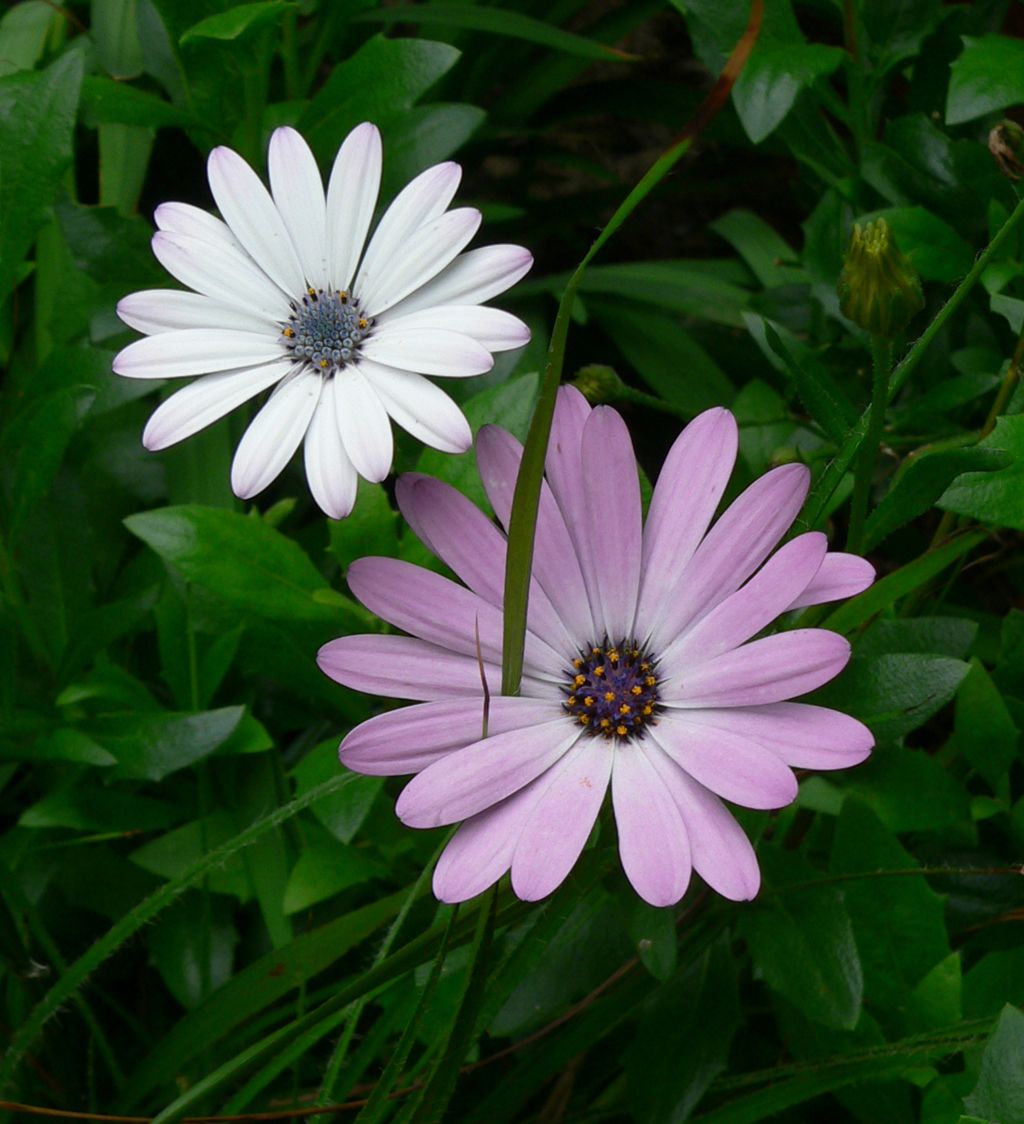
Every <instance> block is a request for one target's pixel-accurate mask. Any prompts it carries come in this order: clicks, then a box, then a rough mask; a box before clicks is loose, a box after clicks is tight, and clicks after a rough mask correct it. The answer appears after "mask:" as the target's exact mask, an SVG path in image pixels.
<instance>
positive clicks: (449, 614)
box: [346, 558, 565, 681]
mask: <svg viewBox="0 0 1024 1124" xmlns="http://www.w3.org/2000/svg"><path fill="white" fill-rule="evenodd" d="M346 580H347V581H348V585H349V589H351V590H352V593H353V594H354V595H355V596H356V597H357V598H358V599H359V600H360V601H361V602H362V603H363V604H364V605H365V606H366V607H367V608H368V609H369V610H370V612H371V613H376V614H377V616H379V617H381V618H382V619H384V620H386V621H388V622H389V623H390V624H393V625H395V626H396V627H397V628H401V629H403V630H404V631H405V632H410V633H412V635H413V636H418V637H420V639H422V640H426V641H428V642H430V643H432V644H439V645H441V647H443V648H448V649H450V650H451V651H453V652H461V653H462V654H463V655H465V656H470V657H474V658H475V656H476V651H477V634H478V633H479V638H480V651H481V652H482V654H483V658H484V660H485V661H487V662H491V663H494V664H500V663H501V651H502V626H503V621H504V616H503V614H502V612H501V610H500V609H496V608H495V607H494V606H493V605H491V604H489V603H488V602H487V601H484V600H483V598H481V597H478V596H477V595H476V594H475V593H473V592H472V591H471V590H469V589H466V588H465V587H464V586H461V585H458V584H456V583H455V582H453V581H449V579H448V578H445V577H442V576H441V575H440V574H435V573H434V572H433V571H432V570H424V569H423V568H422V567H421V566H415V565H413V564H412V563H411V562H403V561H402V560H401V559H398V558H360V559H358V560H357V561H355V562H353V563H352V565H351V566H350V567H349V568H348V573H347V575H346ZM526 668H527V670H528V671H531V672H533V673H534V674H537V673H540V674H545V675H548V676H550V677H551V678H553V679H555V680H556V681H558V680H561V679H562V678H563V677H564V674H565V658H564V657H563V656H561V655H559V654H558V653H557V652H555V651H554V650H553V649H552V648H550V647H549V646H548V645H547V644H545V643H544V642H543V641H542V640H541V639H540V638H539V637H536V636H533V635H532V634H530V633H527V637H526Z"/></svg>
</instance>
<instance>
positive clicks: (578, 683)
mask: <svg viewBox="0 0 1024 1124" xmlns="http://www.w3.org/2000/svg"><path fill="white" fill-rule="evenodd" d="M586 681H587V677H586V676H585V675H577V676H576V678H575V679H573V683H574V684H575V685H576V686H577V687H582V686H583V684H584V683H586Z"/></svg>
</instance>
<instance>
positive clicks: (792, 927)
mask: <svg viewBox="0 0 1024 1124" xmlns="http://www.w3.org/2000/svg"><path fill="white" fill-rule="evenodd" d="M758 859H759V861H760V864H761V869H762V872H763V874H764V878H765V887H764V889H762V891H761V895H760V897H758V898H757V899H756V900H755V901H754V902H753V903H752V904H751V905H750V906H749V907H748V908H747V909H746V910H744V912H743V913H742V914H741V915H740V931H741V932H742V934H743V936H744V938H745V939H746V941H747V943H748V944H749V946H750V954H751V957H752V958H753V961H754V967H755V969H756V971H757V973H758V975H760V976H761V977H762V978H763V979H764V980H765V982H766V983H768V985H769V986H770V987H772V988H773V989H774V990H775V991H777V992H779V993H780V994H781V995H784V996H785V997H786V999H788V1000H789V1001H790V1003H792V1004H794V1006H796V1007H798V1008H799V1009H800V1010H801V1011H803V1013H804V1014H805V1015H806V1016H807V1017H808V1018H809V1019H812V1020H813V1021H814V1022H818V1023H821V1024H823V1025H824V1026H828V1027H834V1028H836V1029H841V1030H850V1029H852V1028H853V1027H854V1026H855V1025H856V1023H857V1019H858V1018H859V1016H860V1005H861V996H862V993H863V988H864V978H863V974H862V971H861V965H860V959H859V957H858V955H857V946H856V944H855V942H854V937H853V929H852V927H851V925H850V918H849V916H848V914H847V912H846V909H845V908H844V906H843V899H842V895H841V894H840V892H839V891H838V890H837V889H836V888H835V887H833V886H827V885H826V886H821V885H818V886H807V887H802V886H801V887H800V888H796V887H797V885H798V884H801V883H805V882H816V881H818V880H819V879H820V878H821V873H820V872H819V871H818V870H816V869H815V868H814V867H813V866H811V864H810V863H808V862H807V860H806V859H804V858H802V857H801V856H800V855H797V854H795V853H792V852H787V851H780V850H778V849H776V848H773V847H766V848H763V849H762V850H761V852H760V854H759V855H758ZM789 886H794V889H792V890H788V889H787V887H789Z"/></svg>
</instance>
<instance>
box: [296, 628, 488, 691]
mask: <svg viewBox="0 0 1024 1124" xmlns="http://www.w3.org/2000/svg"><path fill="white" fill-rule="evenodd" d="M316 662H317V663H318V664H319V665H320V670H321V671H322V672H323V673H324V674H325V675H327V676H329V677H330V678H331V679H333V680H335V682H337V683H341V684H342V685H343V686H345V687H351V688H352V690H353V691H364V692H365V693H366V694H368V695H383V696H384V697H385V698H389V699H414V700H428V699H429V700H433V699H444V698H457V697H459V696H470V697H472V698H475V697H476V696H478V695H481V694H482V693H483V687H482V684H481V682H480V665H479V663H477V661H476V658H475V657H470V656H460V655H457V654H456V653H454V652H450V651H448V649H447V648H439V647H438V646H437V645H436V644H428V643H427V642H426V641H425V640H418V639H417V638H416V637H414V636H340V637H339V638H338V639H337V640H331V641H328V643H326V644H325V645H324V646H323V647H322V648H321V649H320V651H319V652H318V653H317V657H316ZM484 672H485V674H486V676H487V687H488V690H489V691H490V692H491V697H492V698H493V697H494V696H495V695H496V694H497V693H498V688H499V686H500V684H501V670H500V668H498V667H495V666H494V664H486V663H485V664H484Z"/></svg>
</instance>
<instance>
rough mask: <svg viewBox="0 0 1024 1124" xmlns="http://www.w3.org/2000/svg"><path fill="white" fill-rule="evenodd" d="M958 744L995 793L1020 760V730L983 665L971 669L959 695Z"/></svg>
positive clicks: (974, 664)
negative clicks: (1018, 759) (1018, 757)
mask: <svg viewBox="0 0 1024 1124" xmlns="http://www.w3.org/2000/svg"><path fill="white" fill-rule="evenodd" d="M954 730H955V733H956V744H957V746H958V748H959V749H960V752H961V753H962V754H963V755H964V757H965V758H966V759H967V761H968V762H970V764H971V765H972V766H973V768H975V769H977V770H978V772H979V773H980V774H981V775H982V776H983V777H984V778H985V780H986V782H987V783H988V785H989V787H990V788H991V789H993V790H996V789H997V788H998V786H999V785H1000V783H1001V782H1002V780H1003V778H1004V777H1005V776H1006V774H1007V773H1008V772H1009V769H1010V767H1011V766H1012V765H1013V763H1014V762H1015V761H1016V760H1017V745H1018V743H1019V741H1020V730H1018V729H1017V726H1016V724H1015V723H1014V721H1013V717H1012V715H1011V714H1010V711H1009V710H1008V709H1007V706H1006V703H1005V702H1004V701H1003V696H1002V695H1001V694H1000V693H999V689H998V688H997V687H996V685H995V684H994V683H993V682H992V679H991V677H990V676H989V674H988V672H987V671H986V670H985V668H984V666H983V665H982V664H981V663H980V662H979V661H978V660H976V659H975V660H971V670H970V673H969V674H968V676H967V678H966V679H965V680H964V682H963V685H962V686H961V688H960V690H959V691H958V692H957V696H956V717H955V720H954Z"/></svg>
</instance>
